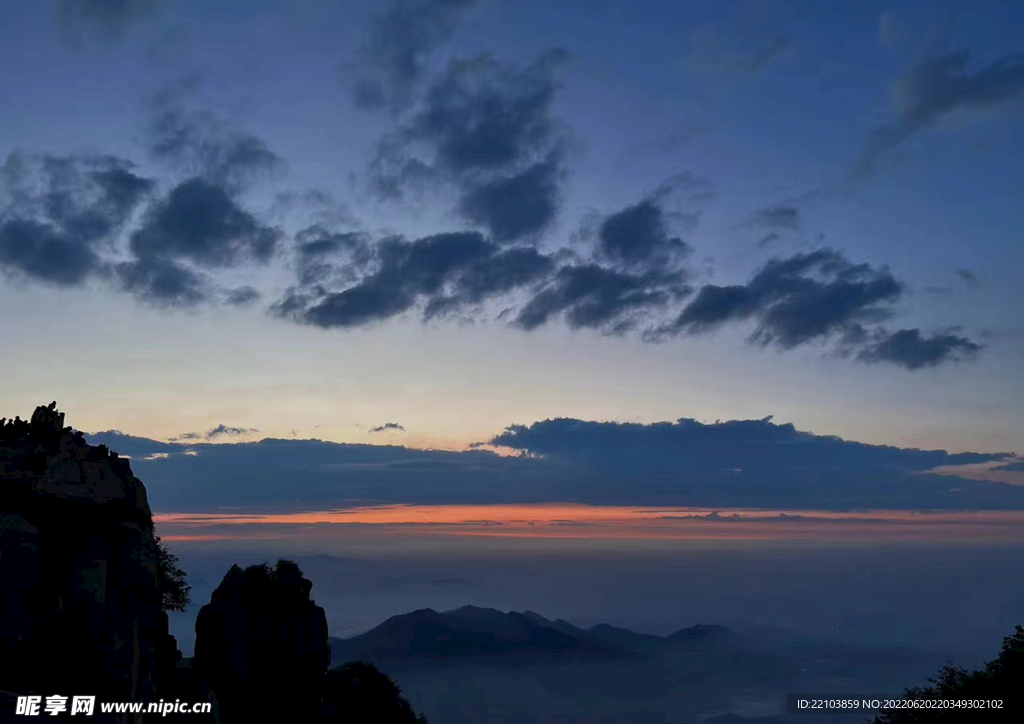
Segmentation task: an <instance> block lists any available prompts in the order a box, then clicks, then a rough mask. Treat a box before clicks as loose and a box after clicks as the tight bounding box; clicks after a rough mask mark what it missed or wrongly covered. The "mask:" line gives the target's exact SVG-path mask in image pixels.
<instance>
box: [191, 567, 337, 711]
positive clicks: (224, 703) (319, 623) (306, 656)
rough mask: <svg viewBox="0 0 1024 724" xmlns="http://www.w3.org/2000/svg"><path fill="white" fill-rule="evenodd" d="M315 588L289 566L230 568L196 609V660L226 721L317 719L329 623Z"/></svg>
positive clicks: (326, 655) (328, 661) (324, 672)
mask: <svg viewBox="0 0 1024 724" xmlns="http://www.w3.org/2000/svg"><path fill="white" fill-rule="evenodd" d="M312 587H313V584H312V583H310V581H309V580H308V579H307V578H305V577H304V576H303V575H302V572H301V571H300V570H299V568H298V566H296V565H295V564H294V563H292V562H291V561H284V560H282V561H278V563H277V565H276V566H275V567H274V568H271V567H270V566H268V565H266V564H264V565H258V566H249V567H248V568H246V569H245V570H243V569H242V568H240V567H238V566H232V567H231V570H229V571H228V572H227V574H226V575H225V576H224V580H223V581H221V583H220V585H219V586H218V587H217V589H216V590H215V591H214V592H213V596H212V597H211V600H210V603H208V604H207V605H205V606H203V607H202V609H200V611H199V616H198V618H197V619H196V644H195V657H194V659H193V661H194V665H195V667H196V669H197V670H198V671H199V672H200V673H201V674H202V675H203V676H204V677H205V678H206V679H207V680H208V681H209V682H210V683H211V685H212V686H213V688H214V691H216V692H217V699H218V701H219V703H220V706H221V711H222V714H223V717H224V720H225V721H227V722H234V721H238V722H242V721H252V720H253V718H262V719H263V720H269V721H313V720H315V719H316V718H317V716H318V715H319V710H320V699H321V695H322V687H323V681H324V675H325V674H326V672H327V667H328V666H329V664H330V660H331V654H330V647H329V646H328V643H327V616H326V614H325V613H324V610H323V609H322V608H321V607H319V606H317V605H316V604H315V603H314V602H313V600H312V599H311V598H310V591H311V589H312ZM268 692H273V696H268V695H267V694H268ZM268 717H269V719H268Z"/></svg>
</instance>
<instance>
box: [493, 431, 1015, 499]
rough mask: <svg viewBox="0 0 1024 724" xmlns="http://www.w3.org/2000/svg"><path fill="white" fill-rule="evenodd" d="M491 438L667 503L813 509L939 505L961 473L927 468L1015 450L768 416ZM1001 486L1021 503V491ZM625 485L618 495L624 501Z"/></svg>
mask: <svg viewBox="0 0 1024 724" xmlns="http://www.w3.org/2000/svg"><path fill="white" fill-rule="evenodd" d="M487 444H489V445H493V446H502V447H508V448H511V449H513V450H518V451H520V452H522V453H525V454H527V455H529V456H531V457H534V458H538V457H539V459H540V460H546V461H548V462H552V463H553V462H561V463H563V464H575V465H580V466H582V467H583V468H585V469H587V470H589V471H592V472H593V473H594V474H596V475H598V476H599V477H596V478H592V484H593V485H594V487H595V489H597V488H601V487H602V485H601V483H602V481H605V484H608V485H610V484H612V482H611V481H618V484H619V485H621V484H622V482H621V481H624V480H629V481H630V483H631V484H632V483H633V482H634V481H638V480H644V481H645V482H644V483H642V484H641V487H642V488H644V489H645V490H647V491H648V492H652V493H653V492H654V491H655V490H660V491H661V492H662V493H663V494H664V496H665V497H664V498H662V500H663V501H666V502H667V501H668V500H675V501H677V502H680V503H682V501H684V500H685V503H686V504H700V505H726V504H731V505H738V504H749V505H753V506H758V507H760V506H764V507H781V505H782V504H783V501H786V502H791V503H795V502H797V501H799V502H800V504H801V505H807V506H809V507H812V508H813V507H817V506H818V505H822V506H824V507H825V508H843V507H847V506H850V507H856V506H858V505H861V504H865V503H867V501H869V500H874V501H875V502H876V503H881V501H882V500H883V499H885V500H886V503H885V504H884V505H885V506H892V507H905V506H910V507H913V505H914V503H911V500H914V499H916V500H917V502H918V503H923V501H924V500H925V499H932V500H939V499H948V502H947V503H945V504H943V505H942V506H941V507H949V506H953V507H956V503H955V502H954V500H955V498H956V497H957V496H956V495H952V492H953V491H951V490H950V489H951V488H956V487H958V486H959V485H960V483H961V482H963V481H961V480H959V479H958V480H956V485H950V481H949V479H945V480H944V479H942V478H941V476H936V475H929V474H928V473H929V471H931V470H932V469H934V468H935V467H937V466H946V465H950V466H955V465H966V464H975V463H983V462H992V461H998V460H1003V459H1006V458H1007V457H1009V456H1010V455H1009V454H1007V453H993V454H984V453H948V452H946V451H943V450H918V449H908V448H898V447H892V446H885V445H867V444H864V443H858V442H852V441H847V440H843V439H841V438H838V437H835V436H831V435H816V434H813V433H810V432H802V431H798V430H796V428H795V427H794V426H793V425H791V424H776V423H774V422H773V421H772V418H771V417H766V418H764V419H761V420H732V421H728V422H716V423H715V424H704V423H701V422H698V421H696V420H692V419H686V418H683V419H680V420H678V421H676V422H657V423H652V424H639V423H618V422H591V421H585V420H577V419H567V418H559V419H554V420H545V421H543V422H536V423H534V424H532V425H529V426H526V425H514V426H511V427H509V428H507V429H506V430H505V431H504V432H503V433H501V434H499V435H496V436H494V437H493V438H491V439H490V440H488V441H487ZM605 476H607V477H605ZM983 487H985V488H986V490H987V491H988V493H991V492H994V491H995V488H991V487H990V486H983ZM978 490H980V489H978ZM1000 490H1002V491H1003V492H1005V493H1007V494H1012V495H1015V496H1016V497H1019V498H1020V499H1021V500H1022V501H1024V490H1020V491H1013V490H1009V486H1003V487H1002V488H1000ZM670 491H672V492H670ZM620 492H621V493H623V494H622V495H621V497H620V499H621V500H622V501H623V502H625V501H626V500H628V495H626V494H624V492H625V491H620ZM1018 505H1019V504H1018Z"/></svg>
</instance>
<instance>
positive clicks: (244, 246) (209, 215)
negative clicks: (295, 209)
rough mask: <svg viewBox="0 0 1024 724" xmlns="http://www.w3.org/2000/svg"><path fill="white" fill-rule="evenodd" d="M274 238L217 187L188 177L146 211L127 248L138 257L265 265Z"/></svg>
mask: <svg viewBox="0 0 1024 724" xmlns="http://www.w3.org/2000/svg"><path fill="white" fill-rule="evenodd" d="M278 239H279V232H278V231H277V230H276V229H274V228H272V227H269V226H266V225H264V224H263V223H262V222H261V221H259V220H258V219H257V218H256V217H255V216H253V215H252V214H250V213H249V212H247V211H245V210H244V209H242V208H241V207H240V206H239V205H238V203H237V202H236V201H235V199H234V198H233V197H232V196H231V194H229V193H228V191H227V190H225V189H224V188H223V187H222V186H219V185H217V184H216V183H213V182H211V181H208V180H206V179H203V178H191V179H188V180H186V181H183V182H181V183H179V184H178V185H177V186H175V187H174V188H173V189H171V191H170V193H168V194H167V196H166V197H165V198H163V199H162V200H160V202H158V203H156V204H154V205H153V206H152V207H150V209H149V210H148V211H147V213H146V216H145V218H144V219H143V223H142V225H141V226H140V227H139V228H138V229H137V230H136V231H135V232H133V233H132V235H131V240H130V247H131V250H132V252H133V253H135V254H136V255H137V256H139V257H140V258H149V257H162V258H176V259H187V260H189V261H191V262H193V263H196V264H198V265H201V266H206V267H230V266H235V265H237V264H240V263H242V262H244V261H246V260H249V259H254V260H256V261H261V262H265V261H267V260H268V259H269V258H270V256H271V255H272V254H273V252H274V250H275V248H276V245H277V242H278Z"/></svg>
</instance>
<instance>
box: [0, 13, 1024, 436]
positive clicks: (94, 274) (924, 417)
mask: <svg viewBox="0 0 1024 724" xmlns="http://www.w3.org/2000/svg"><path fill="white" fill-rule="evenodd" d="M1022 19H1024V9H1022V8H1020V7H1017V6H1015V5H1013V4H1007V3H984V2H982V3H929V4H927V5H926V6H923V5H921V4H920V3H881V2H862V3H825V2H821V3H818V2H796V1H792V2H772V3H758V2H723V3H715V4H713V5H708V4H705V3H675V2H673V3H668V2H654V1H651V2H639V3H637V2H631V3H624V2H592V3H586V6H585V8H584V7H583V5H582V4H580V3H572V2H543V3H541V2H520V3H505V2H499V1H498V0H400V1H399V2H390V3H371V2H344V3H342V2H289V3H280V2H269V0H266V1H264V0H259V1H255V2H244V3H242V2H224V3H218V4H217V6H216V7H212V6H209V5H205V4H195V3H185V2H175V1H174V0H119V2H111V3H103V2H97V1H96V0H79V1H78V2H72V1H71V0H61V1H55V2H40V3H15V4H9V5H8V6H5V7H4V8H3V9H2V10H0V20H2V22H0V63H2V64H0V67H3V68H6V69H7V70H5V71H4V72H2V73H0V98H2V100H3V105H4V108H5V109H8V112H6V113H4V114H3V117H2V118H0V139H2V141H0V143H2V146H3V147H2V148H0V159H3V161H2V166H0V304H3V305H4V307H5V308H6V309H7V310H8V313H7V314H5V315H3V317H2V318H0V335H2V337H3V339H4V340H5V343H6V344H5V351H4V363H3V367H4V381H3V383H2V384H0V407H2V409H3V410H4V411H5V413H6V412H8V411H9V415H13V414H15V413H17V412H18V411H23V414H24V412H25V411H29V410H31V408H32V407H33V406H34V405H36V404H40V403H42V404H45V403H47V402H49V401H50V400H51V399H57V400H58V402H59V404H60V406H61V409H66V410H68V412H69V414H71V415H73V417H74V419H75V421H76V422H75V424H76V425H77V426H79V427H80V428H81V429H84V430H93V431H98V430H109V429H118V430H123V431H125V432H128V433H130V434H132V435H139V436H143V437H148V438H151V439H161V440H166V439H170V438H173V437H177V436H179V435H182V434H183V433H187V432H190V431H205V430H211V429H214V428H217V427H218V426H225V427H230V428H235V429H238V430H246V431H251V432H248V433H246V435H247V437H244V438H239V436H238V435H236V436H234V438H236V439H256V438H257V437H263V436H267V437H281V438H288V437H296V438H311V437H315V438H319V439H323V440H331V441H337V442H359V443H372V442H387V443H390V444H403V445H408V446H411V447H420V448H427V447H429V448H440V449H449V450H459V449H465V448H466V447H467V446H468V445H470V444H472V443H475V442H480V441H483V440H487V439H489V438H491V437H493V436H495V435H499V434H501V432H502V431H503V430H504V429H505V428H506V427H508V426H510V425H529V424H532V423H535V422H540V421H543V420H547V419H551V418H559V417H567V418H574V419H580V420H593V421H615V422H623V423H645V424H647V423H654V422H661V421H670V422H671V421H675V420H678V419H680V418H692V419H695V420H700V421H702V422H706V423H713V422H714V421H715V420H760V419H762V418H764V417H765V416H768V415H774V416H775V420H777V421H778V422H780V423H792V424H794V425H795V426H796V427H797V428H798V429H800V430H810V431H813V432H815V433H817V434H821V435H839V436H842V437H844V438H846V439H850V440H858V441H862V442H865V443H872V444H889V445H897V446H902V447H920V448H925V449H946V450H950V451H952V452H965V451H976V452H982V453H996V452H1014V451H1017V450H1021V449H1024V444H1022V443H1024V437H1022V435H1024V433H1022V430H1024V425H1022V422H1024V405H1022V404H1021V402H1020V401H1021V400H1024V389H1022V383H1021V377H1020V375H1019V372H1018V369H1019V362H1020V359H1021V357H1022V352H1024V328H1022V327H1021V323H1020V320H1019V315H1018V314H1017V310H1019V309H1020V308H1021V302H1022V301H1024V299H1022V294H1024V292H1022V291H1021V286H1020V284H1019V280H1018V276H1019V269H1021V268H1022V267H1024V264H1022V262H1024V252H1022V251H1021V244H1020V238H1019V237H1020V229H1021V228H1022V223H1021V222H1022V221H1024V210H1022V207H1021V205H1020V204H1019V203H1016V201H1017V198H1016V195H1015V194H1013V193H1012V190H1013V189H1018V188H1021V187H1022V186H1024V178H1022V176H1024V170H1022V169H1024V165H1022V164H1021V163H1020V152H1019V150H1018V147H1017V145H1016V144H1015V143H1014V142H1013V139H1014V138H1015V137H1016V136H1017V135H1019V133H1020V132H1021V130H1022V122H1024V121H1022V115H1021V110H1022V107H1024V106H1022V97H1024V57H1022V55H1021V53H1022V48H1021V44H1020V40H1019V38H1020V28H1021V23H1022ZM374 428H383V429H381V430H378V431H376V432H371V430H372V429H374Z"/></svg>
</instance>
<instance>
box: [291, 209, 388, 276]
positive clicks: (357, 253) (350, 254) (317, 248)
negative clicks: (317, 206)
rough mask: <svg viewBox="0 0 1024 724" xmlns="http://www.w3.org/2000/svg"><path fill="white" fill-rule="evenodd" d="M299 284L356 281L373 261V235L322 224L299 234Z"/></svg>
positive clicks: (296, 246)
mask: <svg viewBox="0 0 1024 724" xmlns="http://www.w3.org/2000/svg"><path fill="white" fill-rule="evenodd" d="M295 257H296V272H297V276H298V280H299V284H301V285H303V286H310V285H314V284H318V283H323V282H328V281H335V282H340V283H352V282H355V281H356V280H357V279H358V278H359V276H360V273H361V271H362V270H364V269H365V268H366V267H367V266H368V265H369V264H370V262H371V261H372V258H373V249H372V247H371V242H370V239H369V238H368V237H367V236H366V235H365V234H362V233H360V232H355V231H346V232H337V231H332V230H330V229H327V228H325V227H323V226H321V225H319V224H314V225H313V226H309V227H307V228H305V229H303V230H302V231H300V232H299V233H298V234H296V235H295Z"/></svg>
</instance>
